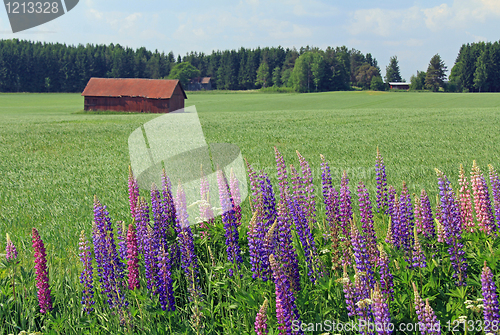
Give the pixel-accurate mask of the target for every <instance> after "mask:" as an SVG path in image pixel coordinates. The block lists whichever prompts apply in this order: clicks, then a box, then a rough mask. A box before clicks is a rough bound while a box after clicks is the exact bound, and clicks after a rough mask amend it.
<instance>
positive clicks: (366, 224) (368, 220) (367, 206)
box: [358, 181, 379, 265]
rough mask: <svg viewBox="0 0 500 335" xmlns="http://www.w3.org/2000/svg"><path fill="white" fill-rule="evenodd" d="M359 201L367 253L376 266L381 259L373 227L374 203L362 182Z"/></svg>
mask: <svg viewBox="0 0 500 335" xmlns="http://www.w3.org/2000/svg"><path fill="white" fill-rule="evenodd" d="M358 201H359V212H360V216H361V224H362V226H361V227H362V230H363V234H364V235H365V238H366V243H367V251H368V254H369V257H370V262H371V263H372V264H373V265H375V263H376V262H377V259H378V257H379V251H378V249H377V236H376V235H375V228H374V227H373V214H372V203H371V202H370V195H369V194H368V190H367V189H366V187H365V185H364V184H363V182H362V181H360V182H359V185H358Z"/></svg>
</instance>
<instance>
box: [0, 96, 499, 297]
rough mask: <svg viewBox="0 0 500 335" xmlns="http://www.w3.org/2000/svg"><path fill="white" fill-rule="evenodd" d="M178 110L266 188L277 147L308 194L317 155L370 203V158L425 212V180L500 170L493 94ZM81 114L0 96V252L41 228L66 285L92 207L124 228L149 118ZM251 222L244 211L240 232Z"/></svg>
mask: <svg viewBox="0 0 500 335" xmlns="http://www.w3.org/2000/svg"><path fill="white" fill-rule="evenodd" d="M186 105H187V106H189V105H196V108H197V110H198V113H199V117H200V121H201V123H202V127H203V131H204V133H205V136H206V140H207V142H208V143H233V144H236V145H238V146H239V147H240V149H241V151H242V154H243V156H244V157H245V158H246V159H247V160H248V161H249V162H250V163H251V164H253V166H254V167H255V168H256V169H263V170H264V171H266V172H268V173H269V174H270V175H271V177H272V178H273V179H272V180H273V182H274V181H276V179H275V175H276V173H275V162H274V152H273V147H274V146H276V147H278V149H279V150H280V151H281V152H282V154H283V155H284V157H285V160H286V162H287V164H294V165H298V161H297V159H296V155H295V150H298V151H299V152H300V153H301V154H302V155H303V156H304V157H305V158H306V159H307V160H308V161H309V162H310V163H311V165H312V169H313V175H314V177H315V179H316V180H315V184H316V188H317V189H319V187H320V181H319V178H320V177H321V173H320V158H319V155H320V154H323V155H324V156H325V157H326V159H327V161H329V163H330V167H331V168H332V175H333V178H334V180H335V181H336V185H338V184H339V183H340V177H341V173H342V171H343V170H346V171H347V172H348V175H349V178H350V179H351V182H352V185H356V184H357V183H358V181H360V180H364V181H365V183H366V184H367V186H368V189H369V191H370V194H371V195H372V196H373V194H374V193H373V192H374V190H375V182H374V178H375V170H374V164H375V152H376V148H377V146H378V147H379V148H380V151H381V153H382V155H383V156H384V161H385V164H386V166H387V176H388V183H389V184H392V185H395V186H396V188H397V189H398V191H399V190H400V189H401V183H402V182H403V181H407V182H408V187H409V190H410V193H417V192H418V193H420V190H421V189H422V188H425V189H426V190H427V191H428V193H429V195H430V197H431V199H432V200H434V199H435V196H436V194H437V183H436V175H435V172H434V168H439V169H440V170H442V171H443V172H444V173H445V174H447V175H448V177H449V178H450V180H451V181H452V183H453V185H454V186H455V187H456V185H457V178H458V168H459V164H461V163H462V164H464V166H465V167H466V170H467V171H470V167H471V165H472V161H473V160H476V161H477V163H478V165H479V166H480V167H481V168H482V169H483V171H486V165H487V164H493V166H495V168H497V169H500V150H499V145H500V94H455V93H453V94H446V93H438V94H433V93H385V92H331V93H317V94H316V93H311V94H260V93H256V92H252V93H235V92H228V93H220V92H218V93H197V94H196V93H192V94H188V100H187V101H186ZM82 108H83V98H82V97H81V96H80V95H79V94H0V251H1V252H3V250H4V249H5V233H10V234H11V236H13V239H14V238H15V240H16V241H17V243H18V249H19V251H20V255H26V254H27V253H29V252H28V251H29V250H30V249H31V245H30V237H29V236H30V233H31V227H35V228H38V229H39V230H40V231H41V232H43V233H41V234H42V235H43V238H44V241H45V243H46V247H47V250H48V254H49V258H50V260H49V262H50V263H51V264H53V265H54V268H55V270H54V272H53V273H55V274H57V273H64V272H66V273H67V274H68V275H69V278H70V280H69V281H70V283H72V284H74V285H78V284H77V281H78V275H79V271H80V270H79V269H80V268H79V267H80V265H79V264H78V262H79V261H78V250H77V248H76V246H77V241H78V233H79V232H80V231H81V230H82V229H86V230H87V231H89V227H90V226H89V225H90V223H91V221H92V218H93V216H92V215H93V213H92V204H93V196H94V195H97V196H98V197H99V199H100V200H101V201H102V203H103V204H106V205H107V206H108V209H109V211H110V213H112V217H113V219H114V220H120V219H127V218H128V217H129V216H130V214H129V207H128V199H127V172H128V165H129V164H130V161H129V156H128V147H127V139H128V136H129V135H130V133H131V132H132V131H133V130H134V129H136V128H137V127H139V126H141V125H142V124H143V123H145V122H147V121H149V120H151V119H153V118H155V117H157V115H144V114H113V115H104V114H85V113H81V112H80V111H81V109H82ZM145 194H146V193H145ZM318 196H319V193H318ZM372 201H374V200H372ZM434 202H435V201H434ZM434 202H433V203H434ZM318 203H321V201H318ZM249 215H250V213H249V211H248V210H245V212H244V219H243V221H244V222H245V221H248V220H249ZM23 251H25V252H23ZM22 257H24V256H22ZM60 285H61V287H62V286H64V283H60ZM57 299H64V295H60V296H58V298H57ZM71 303H72V304H73V305H75V306H77V305H78V304H79V301H73V302H71Z"/></svg>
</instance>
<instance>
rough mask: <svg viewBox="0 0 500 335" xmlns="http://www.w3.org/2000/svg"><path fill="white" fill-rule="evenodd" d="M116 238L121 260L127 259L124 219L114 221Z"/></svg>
mask: <svg viewBox="0 0 500 335" xmlns="http://www.w3.org/2000/svg"><path fill="white" fill-rule="evenodd" d="M116 238H117V239H118V252H119V254H120V257H121V259H122V260H124V261H126V260H127V230H126V229H125V222H124V221H116Z"/></svg>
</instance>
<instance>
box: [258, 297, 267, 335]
mask: <svg viewBox="0 0 500 335" xmlns="http://www.w3.org/2000/svg"><path fill="white" fill-rule="evenodd" d="M267 305H268V300H267V298H266V299H265V300H264V303H263V304H262V306H261V307H260V309H259V312H258V313H257V316H256V317H255V333H256V334H257V335H265V334H268V333H269V329H268V328H267V315H266V312H267Z"/></svg>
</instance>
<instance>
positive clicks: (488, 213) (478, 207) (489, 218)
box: [471, 161, 496, 234]
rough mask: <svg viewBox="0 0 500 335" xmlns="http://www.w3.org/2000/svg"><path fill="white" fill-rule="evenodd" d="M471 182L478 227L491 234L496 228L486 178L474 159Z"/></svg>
mask: <svg viewBox="0 0 500 335" xmlns="http://www.w3.org/2000/svg"><path fill="white" fill-rule="evenodd" d="M471 182H472V192H473V195H474V207H475V211H476V219H477V221H478V224H479V229H480V230H481V231H483V232H485V233H486V234H491V233H493V232H494V231H495V230H496V226H495V218H494V216H493V210H492V208H491V201H490V196H489V193H488V186H487V185H486V180H485V179H484V176H483V173H482V172H481V170H480V169H479V167H478V166H477V164H476V161H473V163H472V172H471Z"/></svg>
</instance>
